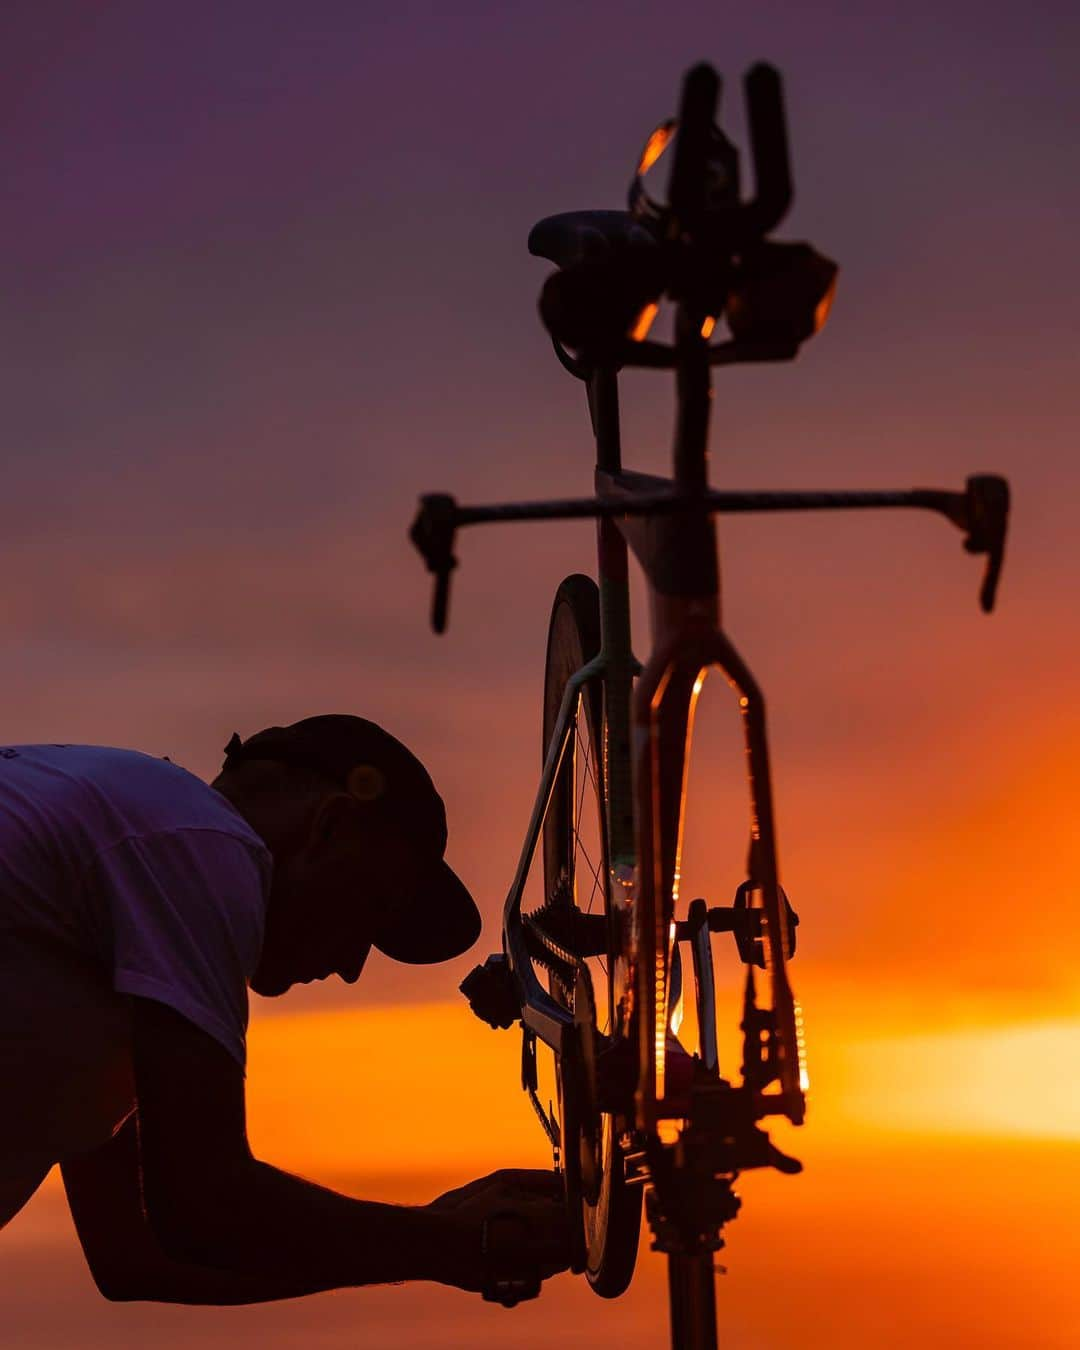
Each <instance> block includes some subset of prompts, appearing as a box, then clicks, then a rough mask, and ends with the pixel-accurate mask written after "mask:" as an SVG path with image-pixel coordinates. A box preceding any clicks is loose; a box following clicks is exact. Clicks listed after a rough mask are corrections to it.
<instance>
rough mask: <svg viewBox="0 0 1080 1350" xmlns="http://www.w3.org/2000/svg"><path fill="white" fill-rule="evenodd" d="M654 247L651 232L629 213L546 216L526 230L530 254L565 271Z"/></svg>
mask: <svg viewBox="0 0 1080 1350" xmlns="http://www.w3.org/2000/svg"><path fill="white" fill-rule="evenodd" d="M657 247H658V245H657V242H656V238H655V236H654V235H653V233H652V231H651V230H649V229H648V228H647V227H646V226H645V225H643V224H642V223H641V221H640V220H637V219H636V218H635V217H634V216H632V215H631V214H630V212H629V211H563V212H561V213H560V214H559V215H557V216H545V217H544V219H543V220H540V221H537V223H536V224H535V225H534V226H533V227H532V229H531V230H530V231H529V252H530V253H532V254H534V255H535V256H536V257H538V258H548V259H550V261H551V262H553V263H555V264H556V266H558V267H564V268H565V267H576V266H578V264H580V263H584V262H599V261H601V260H603V259H606V258H610V257H611V256H612V254H619V253H623V252H625V251H626V250H627V249H639V248H657Z"/></svg>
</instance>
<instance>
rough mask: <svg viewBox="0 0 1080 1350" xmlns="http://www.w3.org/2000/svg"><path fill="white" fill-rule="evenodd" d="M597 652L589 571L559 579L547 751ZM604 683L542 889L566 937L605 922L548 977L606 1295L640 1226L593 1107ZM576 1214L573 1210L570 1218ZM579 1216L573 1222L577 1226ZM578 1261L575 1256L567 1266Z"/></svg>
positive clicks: (612, 986) (572, 758)
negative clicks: (563, 1024) (569, 1017)
mask: <svg viewBox="0 0 1080 1350" xmlns="http://www.w3.org/2000/svg"><path fill="white" fill-rule="evenodd" d="M599 650H600V600H599V592H598V590H597V586H596V583H595V582H594V581H593V580H592V579H591V578H589V577H585V576H577V575H576V576H571V577H567V579H566V580H565V581H564V582H563V583H562V585H561V586H560V587H559V589H558V591H557V592H556V595H555V602H554V605H553V606H552V612H551V624H550V627H549V630H548V645H547V665H546V669H545V676H544V737H543V744H544V753H545V755H546V753H547V748H548V745H549V744H550V742H551V738H552V734H553V732H554V730H555V726H556V723H557V721H558V715H559V709H560V707H561V705H562V700H563V695H564V693H565V691H566V686H567V682H568V680H569V679H570V677H571V676H572V675H573V674H574V673H575V672H576V671H578V670H580V669H581V667H582V666H583V665H585V663H586V662H587V661H589V660H591V659H592V657H594V656H595V655H596V654H597V652H598V651H599ZM604 745H605V722H604V703H603V691H602V688H601V685H600V682H599V681H591V682H590V683H589V684H587V685H586V686H585V687H584V688H583V690H582V693H581V698H580V700H579V704H578V708H577V713H576V720H575V725H574V728H573V732H572V736H571V740H570V743H569V745H568V746H567V750H566V754H565V756H564V757H563V762H562V767H561V769H560V771H559V775H558V778H557V779H556V782H555V787H554V792H553V794H552V799H551V803H550V806H549V809H548V813H547V816H546V818H545V822H544V893H545V897H546V904H547V908H548V909H549V911H554V912H555V914H554V917H556V918H557V919H559V920H560V921H559V922H558V923H557V924H556V925H554V926H556V927H557V928H558V930H559V931H560V932H561V933H563V934H567V933H569V934H571V935H572V934H573V932H574V922H575V916H577V915H582V914H584V915H603V916H605V918H606V919H607V926H606V933H607V944H606V945H607V950H606V952H605V955H603V956H598V957H595V958H590V959H586V960H582V961H579V962H578V963H577V966H576V969H575V970H574V971H573V972H572V973H571V972H570V971H568V970H567V969H566V968H565V966H564V967H563V968H562V969H561V970H560V969H558V966H557V963H556V969H554V970H553V971H552V973H551V974H550V977H549V987H550V990H551V993H552V996H553V997H554V998H555V999H556V1000H557V1001H558V1002H559V1003H561V1004H562V1006H563V1007H565V1008H567V1009H568V1010H569V1011H570V1012H571V1013H572V1014H573V1015H574V1022H575V1031H574V1034H573V1036H572V1037H571V1038H569V1048H568V1050H567V1053H566V1054H565V1055H564V1056H563V1062H561V1063H560V1062H558V1061H557V1062H556V1086H557V1091H558V1096H559V1122H560V1129H561V1136H562V1155H563V1163H564V1171H565V1176H566V1187H567V1199H568V1203H569V1204H570V1207H571V1222H572V1223H573V1224H575V1230H576V1237H577V1243H576V1245H577V1248H578V1253H577V1254H578V1256H579V1258H580V1261H579V1263H580V1265H581V1266H582V1267H583V1268H584V1271H585V1273H586V1275H587V1276H588V1279H589V1283H590V1284H591V1285H592V1287H593V1289H594V1290H595V1291H596V1292H597V1293H598V1294H600V1295H602V1296H603V1297H605V1298H615V1297H617V1296H618V1295H619V1294H621V1293H622V1292H623V1291H624V1290H625V1289H626V1287H627V1285H628V1284H629V1283H630V1278H631V1276H632V1275H633V1272H634V1263H635V1260H636V1258H637V1247H638V1233H639V1229H640V1226H641V1189H640V1187H637V1186H627V1185H626V1182H625V1168H624V1161H623V1148H622V1145H621V1143H620V1136H621V1134H622V1132H623V1130H624V1129H625V1127H626V1123H625V1122H624V1121H622V1120H620V1119H618V1118H616V1117H615V1116H613V1115H611V1114H609V1113H606V1112H602V1111H600V1110H599V1107H598V1105H597V1097H596V1076H595V1052H596V1048H597V1045H598V1044H599V1043H601V1041H602V1038H603V1037H604V1036H611V1035H614V1034H615V1033H616V1031H617V1030H618V1028H617V1026H616V1018H617V1015H618V1009H619V1005H620V999H621V995H622V991H621V990H620V989H618V988H616V974H617V971H618V970H620V969H623V968H624V963H623V962H622V961H617V960H615V959H614V957H615V956H616V953H615V952H614V951H613V950H612V944H613V938H612V934H613V925H612V922H611V918H610V915H609V914H608V911H607V904H608V893H607V886H606V884H605V881H606V877H607V866H608V860H607V848H606V825H605V792H604V753H603V748H604ZM578 1216H580V1219H579V1218H578ZM579 1221H580V1229H576V1224H577V1223H578V1222H579ZM575 1264H578V1263H575Z"/></svg>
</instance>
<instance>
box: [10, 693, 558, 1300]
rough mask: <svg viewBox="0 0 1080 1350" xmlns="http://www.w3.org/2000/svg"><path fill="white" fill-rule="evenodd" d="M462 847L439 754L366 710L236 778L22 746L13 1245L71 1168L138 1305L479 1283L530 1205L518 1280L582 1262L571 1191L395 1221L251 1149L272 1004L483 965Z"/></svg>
mask: <svg viewBox="0 0 1080 1350" xmlns="http://www.w3.org/2000/svg"><path fill="white" fill-rule="evenodd" d="M445 845H446V818H445V813H444V810H443V804H442V801H441V799H440V798H439V796H438V794H437V793H436V791H435V788H434V786H433V785H432V783H431V779H430V778H429V777H428V775H427V772H426V771H425V769H424V768H423V766H422V765H421V764H420V762H419V760H417V759H416V758H415V756H413V755H412V754H411V753H410V752H409V751H408V750H407V749H406V748H405V747H404V746H403V745H402V744H401V743H400V742H399V741H397V740H395V739H394V738H393V737H392V736H390V735H388V734H387V733H386V732H385V731H383V730H382V729H381V728H379V727H377V726H375V725H374V724H373V723H371V722H367V721H365V720H363V719H362V718H358V717H350V716H345V715H330V716H323V717H312V718H307V719H305V720H304V721H301V722H297V723H294V724H293V725H292V726H290V727H274V728H270V729H268V730H267V731H263V732H260V733H259V734H258V735H256V736H253V737H251V738H250V739H249V740H248V741H247V742H243V743H242V742H241V741H240V738H239V737H238V736H234V737H233V739H232V741H231V742H230V744H229V746H228V747H227V750H226V760H225V764H224V765H223V768H222V772H221V773H220V774H219V776H218V777H217V778H216V779H215V780H214V781H213V783H212V784H211V785H210V786H208V785H207V784H206V783H204V782H202V781H201V780H200V779H198V778H196V777H195V776H194V775H193V774H190V773H188V772H187V771H186V770H185V769H182V768H180V767H179V766H178V765H175V764H172V763H170V762H169V761H168V760H164V759H156V758H154V757H152V756H150V755H144V754H141V753H139V752H137V751H132V750H118V749H111V748H106V747H101V746H84V745H25V746H22V745H19V746H9V747H0V1081H2V1082H3V1084H4V1097H3V1102H2V1105H0V1227H2V1226H3V1225H4V1224H5V1223H6V1222H7V1221H8V1220H9V1219H10V1218H11V1217H12V1216H13V1215H14V1214H16V1213H17V1212H18V1210H19V1209H20V1208H21V1207H22V1205H23V1204H24V1203H25V1202H26V1200H27V1199H28V1198H29V1197H30V1196H31V1195H32V1194H33V1192H34V1191H35V1190H36V1188H37V1186H38V1185H39V1183H40V1182H41V1180H42V1178H43V1177H44V1176H45V1174H46V1172H47V1171H48V1170H49V1168H50V1167H51V1166H52V1165H53V1164H54V1163H55V1162H59V1163H60V1165H61V1170H62V1174H63V1179H64V1185H65V1188H66V1190H67V1196H68V1201H69V1203H70V1206H71V1212H72V1215H73V1217H74V1220H75V1224H76V1227H77V1229H78V1233H79V1238H80V1241H81V1242H82V1246H83V1250H84V1252H85V1253H86V1258H87V1261H88V1263H89V1266H90V1269H91V1272H92V1273H93V1276H94V1279H95V1281H96V1283H97V1285H98V1288H99V1289H100V1290H101V1292H102V1293H103V1294H104V1295H105V1296H106V1297H107V1298H111V1299H157V1300H166V1301H170V1302H183V1303H247V1302H257V1301H261V1300H264V1299H274V1298H284V1297H289V1296H293V1295H298V1294H305V1293H311V1292H314V1291H316V1290H320V1289H332V1288H337V1287H341V1286H348V1285H361V1284H372V1283H377V1282H381V1281H392V1280H412V1279H428V1280H437V1281H439V1282H441V1283H444V1284H450V1285H457V1286H458V1287H460V1288H462V1289H470V1290H477V1289H480V1288H481V1287H482V1286H483V1285H484V1283H485V1282H486V1277H487V1274H488V1273H489V1271H488V1266H487V1260H488V1259H490V1258H486V1257H485V1256H484V1254H483V1253H482V1250H481V1245H482V1232H483V1229H484V1226H485V1220H486V1219H488V1218H489V1216H492V1215H494V1214H495V1213H497V1212H499V1211H507V1210H509V1211H512V1212H513V1213H516V1214H517V1215H519V1216H521V1217H522V1218H523V1219H525V1220H526V1221H527V1222H526V1223H523V1224H513V1223H510V1224H506V1223H503V1224H502V1225H492V1227H491V1233H492V1234H494V1233H495V1232H496V1231H497V1232H498V1242H499V1251H498V1260H499V1262H500V1267H501V1273H506V1271H507V1270H509V1271H511V1272H512V1273H516V1274H519V1275H521V1276H523V1277H527V1276H529V1275H530V1274H539V1275H540V1276H542V1277H546V1276H548V1275H551V1274H553V1273H554V1272H556V1271H558V1270H563V1269H565V1267H566V1264H567V1262H566V1257H565V1254H564V1253H565V1250H566V1234H565V1227H564V1219H563V1212H562V1206H561V1204H560V1203H559V1201H558V1199H557V1197H556V1194H555V1189H554V1181H553V1177H552V1174H551V1173H547V1172H539V1171H505V1172H496V1173H494V1174H493V1175H492V1176H490V1177H487V1178H484V1179H483V1180H480V1181H476V1182H473V1183H472V1184H471V1185H468V1186H465V1187H462V1188H461V1189H460V1190H457V1191H452V1192H450V1193H448V1194H447V1195H444V1196H441V1197H440V1198H439V1199H437V1200H435V1201H433V1202H432V1203H431V1204H429V1205H420V1206H396V1205H383V1204H375V1203H368V1202H365V1201H360V1200H354V1199H350V1198H348V1197H346V1196H344V1195H339V1194H337V1193H336V1192H334V1191H330V1190H326V1189H324V1188H323V1187H320V1186H316V1185H314V1184H312V1183H310V1182H307V1181H304V1180H302V1179H301V1178H299V1177H295V1176H291V1175H289V1174H288V1173H285V1172H281V1171H278V1170H277V1169H276V1168H274V1167H272V1166H270V1165H269V1164H267V1163H264V1162H262V1161H260V1160H258V1159H256V1158H254V1157H253V1156H252V1154H251V1151H250V1149H249V1147H248V1143H247V1135H246V1130H245V1118H244V1058H245V1031H246V1027H247V985H250V987H251V988H252V989H254V990H255V991H256V992H257V993H260V994H265V995H267V996H270V997H275V996H277V995H279V994H282V993H284V992H285V990H287V989H288V988H289V987H290V986H291V985H293V984H296V983H298V982H299V983H307V982H308V981H310V980H318V979H324V978H325V977H326V976H328V975H330V974H334V973H336V974H339V975H340V976H341V977H342V979H344V980H346V981H347V982H349V983H352V982H353V981H355V980H356V979H357V977H358V976H359V974H360V971H361V970H362V968H363V966H364V962H365V960H366V958H367V955H368V952H369V951H370V949H371V947H372V946H376V947H378V948H379V949H380V950H381V951H383V952H385V953H386V954H387V955H389V956H391V957H394V958H396V959H397V960H400V961H407V962H413V963H427V962H434V961H442V960H447V959H449V958H450V957H453V956H456V955H458V954H460V953H461V952H463V951H465V950H466V949H467V948H468V947H470V946H471V945H472V943H473V942H474V941H475V940H476V938H477V936H478V935H479V931H480V916H479V913H478V912H477V909H476V906H475V904H474V903H473V901H472V899H471V897H470V896H469V893H468V891H467V890H466V889H465V887H464V886H463V885H462V883H461V882H460V881H459V880H458V878H457V877H456V876H455V875H454V873H453V872H452V871H451V870H450V868H449V867H448V866H447V864H446V863H445V862H444V861H443V851H444V848H445ZM344 1067H345V1066H343V1069H344ZM348 1071H351V1070H348ZM432 1147H433V1149H436V1150H437V1148H438V1132H437V1124H434V1123H433V1126H432ZM489 1245H490V1244H489Z"/></svg>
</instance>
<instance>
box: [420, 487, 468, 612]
mask: <svg viewBox="0 0 1080 1350" xmlns="http://www.w3.org/2000/svg"><path fill="white" fill-rule="evenodd" d="M458 514H459V513H458V505H457V502H456V501H455V500H454V499H453V497H451V496H449V494H447V493H445V492H432V493H428V494H427V495H426V496H424V497H421V498H420V510H419V511H418V512H417V515H416V519H415V520H414V521H413V523H412V528H411V529H410V530H409V538H410V539H411V540H412V542H413V543H414V544H415V545H416V547H417V549H418V550H419V552H420V555H421V557H422V558H423V559H424V562H425V563H426V564H427V569H428V571H429V572H433V573H434V575H435V590H434V593H433V595H432V600H431V626H432V628H433V629H434V630H435V632H436V633H445V632H446V622H447V617H448V613H449V609H450V573H451V572H452V571H453V570H454V568H455V567H456V566H457V565H458V563H457V559H456V558H455V557H454V533H455V531H456V529H457V524H458Z"/></svg>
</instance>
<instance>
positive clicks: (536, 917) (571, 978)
mask: <svg viewBox="0 0 1080 1350" xmlns="http://www.w3.org/2000/svg"><path fill="white" fill-rule="evenodd" d="M556 908H558V907H557V906H556V905H554V904H552V903H551V902H550V901H548V902H546V903H545V904H543V905H541V906H540V908H539V909H534V910H533V911H532V912H531V913H530V914H522V916H521V918H522V922H523V923H524V924H525V926H526V928H527V929H528V930H529V932H530V933H531V934H532V935H533V937H534V938H536V940H537V942H538V943H539V944H540V946H541V947H543V948H544V949H545V954H544V955H537V956H536V957H535V959H536V960H537V961H538V962H539V963H540V964H541V965H542V966H543V967H544V969H545V970H547V971H548V972H549V973H550V974H551V975H553V976H554V977H555V979H556V980H557V981H558V983H559V986H560V988H561V989H562V992H563V994H564V996H565V998H566V1004H567V1007H569V1008H572V1007H573V1006H574V986H575V985H576V984H577V973H578V969H579V968H580V967H581V966H584V964H585V962H584V961H583V960H582V958H581V957H580V956H577V955H576V954H575V953H574V952H571V951H569V950H567V948H566V947H564V946H562V944H561V943H558V942H556V941H555V939H554V938H553V937H552V936H551V934H550V933H548V932H547V931H546V930H545V929H544V927H543V925H542V917H541V916H542V915H544V914H545V913H547V912H550V911H552V910H554V909H556Z"/></svg>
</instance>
